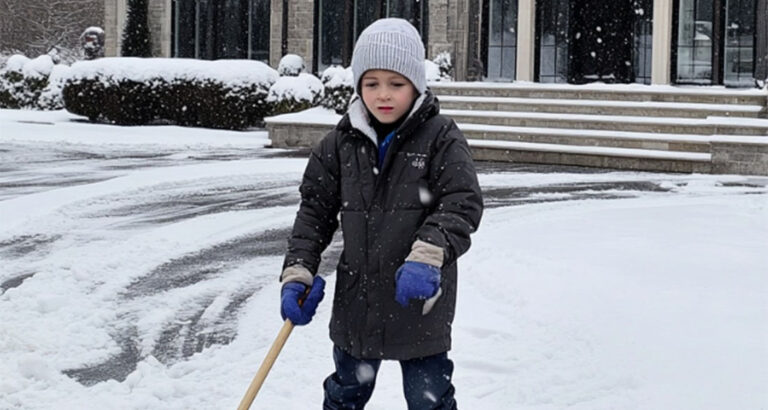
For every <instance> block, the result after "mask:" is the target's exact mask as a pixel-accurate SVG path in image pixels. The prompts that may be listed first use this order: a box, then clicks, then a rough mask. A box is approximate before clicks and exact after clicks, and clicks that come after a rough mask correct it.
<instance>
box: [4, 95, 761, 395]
mask: <svg viewBox="0 0 768 410" xmlns="http://www.w3.org/2000/svg"><path fill="white" fill-rule="evenodd" d="M268 143H269V141H268V139H267V136H266V133H265V132H262V131H249V132H229V131H212V130H201V129H190V128H178V127H170V126H164V127H114V126H107V125H92V124H86V123H83V122H81V121H79V119H78V118H77V117H75V116H72V115H69V114H67V113H65V112H53V113H41V112H32V111H9V110H0V261H1V262H2V263H0V329H1V331H0V409H17V408H18V409H50V408H57V409H222V408H236V406H237V404H238V403H239V401H240V399H241V398H242V396H243V394H244V392H245V390H246V388H247V387H248V384H249V383H250V380H251V378H252V376H253V374H254V373H255V371H256V369H257V368H258V367H259V364H260V363H261V360H262V359H263V358H264V356H265V354H266V351H267V349H268V348H269V346H270V345H271V343H272V341H273V339H274V337H275V336H276V334H277V332H278V330H279V328H280V327H281V325H282V323H281V321H280V317H279V312H278V310H279V308H278V294H279V284H278V282H277V279H276V278H277V275H278V273H279V270H280V266H281V263H282V257H281V254H282V252H283V251H284V249H285V238H286V236H287V235H288V231H289V228H290V225H291V222H292V218H293V216H294V214H295V211H296V205H297V201H298V192H297V186H298V183H299V181H300V178H301V172H302V170H303V167H304V163H305V160H304V158H302V157H301V156H296V155H290V153H288V152H286V151H279V150H274V149H266V148H264V146H265V145H266V144H268ZM479 168H480V171H481V176H480V179H481V183H482V185H483V189H484V192H485V195H486V203H487V205H488V208H487V210H486V213H485V217H484V220H483V223H482V226H481V227H480V230H479V231H478V233H477V234H476V235H475V236H474V244H473V247H472V249H471V250H470V252H469V253H468V254H467V255H465V256H463V257H462V258H461V259H460V261H459V265H460V267H459V277H460V285H459V300H458V307H457V309H458V310H457V316H456V320H455V324H454V348H453V350H452V351H451V353H450V355H451V357H452V359H453V360H454V362H455V364H456V371H455V375H454V383H455V385H456V388H457V399H458V402H459V405H460V407H461V408H463V409H483V408H484V409H536V410H543V409H585V410H598V409H622V410H625V409H626V410H629V409H676V410H681V409H696V410H701V409H766V408H768V389H766V388H765V386H768V178H762V177H746V176H734V175H731V176H709V175H670V174H652V173H631V172H608V171H604V170H594V171H587V172H585V170H579V169H576V168H551V167H535V166H520V165H517V166H512V165H505V164H479ZM339 246H340V244H339V242H338V241H336V242H334V244H333V245H332V246H331V247H330V248H329V251H328V252H327V255H328V259H329V260H331V262H330V263H326V264H324V265H323V267H322V268H321V270H322V274H324V275H328V277H327V279H328V281H329V286H328V289H329V292H332V289H333V282H334V276H333V275H332V262H333V259H334V257H335V256H337V255H338V252H339ZM331 299H332V295H331V294H328V295H327V296H326V300H325V301H324V302H323V303H322V304H321V305H320V308H319V311H318V314H317V317H316V318H315V320H314V321H313V322H312V323H311V324H310V325H308V326H306V327H301V328H296V329H295V330H294V332H293V334H292V335H291V338H290V339H289V340H288V343H287V345H286V346H285V348H284V350H283V352H282V354H281V355H280V357H279V359H278V361H277V363H276V365H275V367H274V368H273V370H272V372H271V373H270V375H269V377H268V379H267V381H266V383H265V385H264V387H263V388H262V391H261V393H260V394H259V396H258V397H257V398H256V401H255V402H254V406H253V408H258V409H277V408H280V409H285V410H291V409H307V408H319V407H320V402H321V400H322V387H321V383H322V380H323V379H324V378H325V377H326V376H327V374H328V373H330V372H331V370H332V361H331V343H330V341H329V339H328V337H327V324H328V320H329V315H330V307H331V303H330V300H331ZM368 408H370V409H374V410H375V409H380V410H383V409H387V410H390V409H404V408H405V402H404V400H403V399H402V393H401V387H400V372H399V369H398V366H397V364H396V363H391V362H386V363H385V364H384V365H383V366H382V368H381V371H380V374H379V380H378V383H377V388H376V391H375V393H374V395H373V398H372V400H371V403H370V405H369V407H368Z"/></svg>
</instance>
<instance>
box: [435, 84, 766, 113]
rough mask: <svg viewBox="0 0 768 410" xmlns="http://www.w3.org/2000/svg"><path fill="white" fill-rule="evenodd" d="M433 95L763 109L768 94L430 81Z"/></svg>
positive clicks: (629, 86)
mask: <svg viewBox="0 0 768 410" xmlns="http://www.w3.org/2000/svg"><path fill="white" fill-rule="evenodd" d="M429 87H430V88H431V89H432V91H433V92H434V93H435V94H437V95H455V96H458V95H461V96H476V97H505V98H542V99H571V100H602V101H657V102H678V103H705V104H746V105H760V106H762V107H765V106H766V99H768V92H766V90H764V89H763V90H760V89H757V88H749V89H728V88H718V87H678V86H647V85H641V84H610V85H609V84H585V85H572V84H534V83H473V82H446V83H442V82H433V83H430V84H429Z"/></svg>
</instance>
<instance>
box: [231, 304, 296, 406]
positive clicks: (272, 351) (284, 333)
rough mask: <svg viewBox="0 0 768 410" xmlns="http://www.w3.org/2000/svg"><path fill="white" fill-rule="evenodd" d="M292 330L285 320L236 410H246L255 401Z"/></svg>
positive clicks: (289, 322)
mask: <svg viewBox="0 0 768 410" xmlns="http://www.w3.org/2000/svg"><path fill="white" fill-rule="evenodd" d="M292 330H293V323H292V322H291V321H290V320H289V319H286V320H285V323H283V327H282V328H281V329H280V332H279V333H278V334H277V338H276V339H275V341H274V342H273V343H272V347H271V348H269V352H267V357H265V358H264V361H263V362H261V367H259V370H258V371H257V372H256V375H255V376H253V381H251V385H250V386H248V390H247V391H246V392H245V397H243V400H242V401H240V405H239V406H237V410H248V409H250V408H251V404H252V403H253V399H255V398H256V394H258V393H259V389H261V385H262V384H264V379H266V378H267V373H269V370H270V369H272V365H273V364H275V360H277V355H279V354H280V350H282V349H283V346H284V345H285V341H286V340H288V336H290V335H291V331H292Z"/></svg>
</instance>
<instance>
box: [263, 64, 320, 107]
mask: <svg viewBox="0 0 768 410" xmlns="http://www.w3.org/2000/svg"><path fill="white" fill-rule="evenodd" d="M323 94H324V91H323V83H322V82H321V81H320V79H318V78H317V77H315V76H313V75H312V74H307V73H301V74H299V75H298V76H296V77H291V76H284V77H280V79H279V80H277V82H276V83H274V84H272V87H270V88H269V94H268V96H267V102H268V103H269V104H270V105H271V106H272V114H285V113H288V112H297V111H302V110H306V109H307V108H311V107H314V106H316V105H318V104H320V101H321V100H322V99H323Z"/></svg>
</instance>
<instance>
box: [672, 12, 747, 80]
mask: <svg viewBox="0 0 768 410" xmlns="http://www.w3.org/2000/svg"><path fill="white" fill-rule="evenodd" d="M756 7H757V2H756V1H755V0H679V1H678V2H677V3H676V9H675V12H676V18H675V23H676V24H677V28H676V34H677V36H676V38H675V41H676V46H675V47H674V51H675V53H674V55H673V60H676V63H675V64H674V65H673V68H674V70H675V72H674V73H673V79H674V80H675V82H676V83H678V84H703V85H719V84H723V85H726V86H733V87H750V86H754V85H755V68H756V66H755V43H756V33H757V31H758V28H757V27H756V26H757V22H758V19H757V18H756V15H757V13H756Z"/></svg>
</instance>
